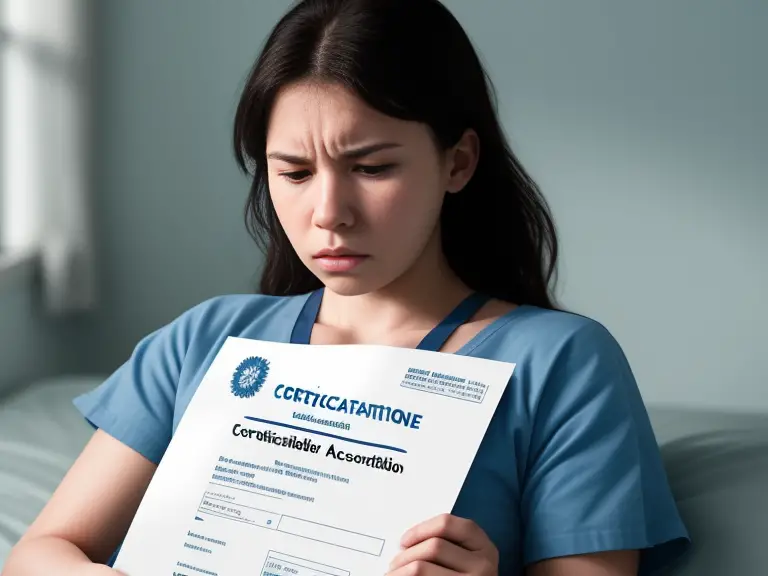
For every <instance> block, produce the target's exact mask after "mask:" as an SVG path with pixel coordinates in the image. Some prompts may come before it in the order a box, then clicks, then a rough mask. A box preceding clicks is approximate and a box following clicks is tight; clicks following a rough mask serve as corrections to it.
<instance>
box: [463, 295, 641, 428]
mask: <svg viewBox="0 0 768 576" xmlns="http://www.w3.org/2000/svg"><path fill="white" fill-rule="evenodd" d="M475 354H476V355H480V356H485V357H487V358H492V359H495V360H501V361H504V362H512V363H515V371H514V374H513V378H512V384H513V386H511V388H512V390H513V393H514V394H515V395H516V396H517V401H518V402H521V403H523V404H524V405H526V406H527V407H528V409H529V410H530V412H529V414H530V416H531V417H533V416H534V414H539V415H540V414H541V409H542V408H545V409H546V408H551V407H553V405H561V406H565V405H570V406H571V407H572V408H575V407H576V405H582V406H586V405H590V406H594V405H595V404H594V402H592V400H594V399H595V397H599V398H600V399H601V400H606V401H607V400H608V399H610V402H607V404H612V405H614V406H615V405H616V404H617V403H619V404H624V403H629V404H630V405H635V406H639V404H641V403H642V400H641V398H640V395H639V391H638V388H637V383H636V381H635V377H634V374H633V371H632V369H631V367H630V364H629V361H628V359H627V356H626V354H625V352H624V350H623V348H622V346H621V345H620V344H619V342H618V340H617V339H616V338H615V337H614V335H613V334H612V332H611V331H610V330H609V329H608V328H607V327H606V326H605V325H603V324H602V323H601V322H599V321H597V320H595V319H593V318H590V317H588V316H584V315H580V314H576V313H572V312H566V311H562V310H547V309H542V308H537V307H532V306H521V307H519V308H517V309H515V310H514V311H512V312H510V313H509V314H507V315H506V316H505V317H503V318H502V319H501V320H500V321H499V322H497V323H496V327H495V329H494V330H493V331H492V333H491V334H489V335H488V337H487V338H486V341H485V342H482V343H481V344H480V345H479V346H478V348H477V351H476V353H475Z"/></svg>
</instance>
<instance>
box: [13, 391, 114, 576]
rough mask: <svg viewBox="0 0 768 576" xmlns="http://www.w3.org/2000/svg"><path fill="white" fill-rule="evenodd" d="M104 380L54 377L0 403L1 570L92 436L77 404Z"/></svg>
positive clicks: (90, 429)
mask: <svg viewBox="0 0 768 576" xmlns="http://www.w3.org/2000/svg"><path fill="white" fill-rule="evenodd" d="M101 381H102V378H100V377H95V376H71V377H62V378H55V379H50V380H45V381H41V382H37V383H35V384H33V385H30V386H28V387H26V388H24V389H23V390H20V391H17V392H15V393H12V394H10V395H7V396H4V397H3V398H2V399H1V400H0V571H1V570H2V567H3V564H4V563H5V559H6V558H7V556H8V553H9V552H10V549H11V547H12V546H13V545H14V543H15V542H16V541H17V540H18V539H19V537H20V536H21V534H22V533H23V532H24V531H25V530H26V529H27V527H28V526H29V524H30V523H31V522H32V520H34V518H35V516H37V514H38V512H39V511H40V510H41V509H42V508H43V506H44V505H45V503H46V502H47V500H48V498H50V495H51V494H52V493H53V491H54V489H55V488H56V486H57V485H58V483H59V482H60V481H61V479H62V478H63V477H64V474H65V473H66V472H67V470H68V469H69V467H70V466H71V465H72V462H73V461H74V459H75V458H76V457H77V455H78V454H79V453H80V451H81V450H82V449H83V447H84V446H85V444H86V443H87V442H88V439H89V438H90V437H91V434H93V429H92V428H91V427H90V426H89V425H88V424H87V423H86V422H85V421H84V420H83V418H82V416H80V414H79V413H78V412H77V410H75V408H74V407H73V406H72V399H73V398H74V397H75V396H77V395H79V394H81V393H83V392H86V391H88V390H91V389H93V388H94V387H96V386H97V385H98V384H99V383H100V382H101Z"/></svg>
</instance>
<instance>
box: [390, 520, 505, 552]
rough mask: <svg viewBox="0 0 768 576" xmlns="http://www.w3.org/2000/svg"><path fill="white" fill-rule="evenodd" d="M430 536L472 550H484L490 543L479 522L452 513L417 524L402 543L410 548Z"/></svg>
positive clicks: (407, 533) (405, 535) (404, 536)
mask: <svg viewBox="0 0 768 576" xmlns="http://www.w3.org/2000/svg"><path fill="white" fill-rule="evenodd" d="M430 538H442V539H443V540H448V541H449V542H453V543H454V544H457V545H458V546H461V547H462V548H466V549H467V550H472V551H479V550H484V549H485V548H487V547H488V545H489V544H490V540H488V537H487V536H486V535H485V532H483V531H482V529H481V528H480V527H479V526H478V525H477V524H475V523H474V522H472V521H471V520H467V519H466V518H459V517H458V516H453V515H451V514H441V515H440V516H435V517H434V518H431V519H429V520H427V521H426V522H422V523H421V524H417V525H416V526H414V527H413V528H411V529H410V530H408V531H407V532H406V533H405V534H404V535H403V538H402V540H401V541H400V544H401V545H402V546H403V548H410V547H411V546H414V545H416V544H418V543H419V542H423V541H425V540H429V539H430Z"/></svg>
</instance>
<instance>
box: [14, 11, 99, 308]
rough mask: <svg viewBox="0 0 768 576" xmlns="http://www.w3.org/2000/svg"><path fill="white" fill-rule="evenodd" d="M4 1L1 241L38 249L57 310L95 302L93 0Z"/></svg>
mask: <svg viewBox="0 0 768 576" xmlns="http://www.w3.org/2000/svg"><path fill="white" fill-rule="evenodd" d="M0 2H2V21H1V22H2V38H1V39H0V42H1V44H0V46H2V97H1V98H2V121H1V122H0V128H1V129H2V169H1V171H2V177H3V182H2V194H3V197H2V199H3V205H2V210H0V215H1V216H2V223H0V233H2V245H1V246H2V249H5V250H10V251H14V250H23V251H34V252H35V253H36V254H38V255H39V257H40V263H41V271H42V275H41V277H42V286H43V292H42V294H43V297H44V305H45V308H46V309H47V310H48V311H49V312H50V313H52V314H64V313H71V312H77V311H85V310H89V309H91V308H92V307H93V306H94V304H95V299H96V290H95V269H94V250H93V225H92V216H93V214H92V210H91V198H90V190H89V178H88V176H89V171H90V166H89V159H90V158H89V125H88V120H89V118H88V116H89V113H90V98H89V96H90V89H89V88H90V84H91V82H90V77H89V70H90V62H89V60H90V58H89V56H90V53H89V44H90V42H89V40H90V38H89V32H90V27H89V17H90V12H89V6H88V0H0Z"/></svg>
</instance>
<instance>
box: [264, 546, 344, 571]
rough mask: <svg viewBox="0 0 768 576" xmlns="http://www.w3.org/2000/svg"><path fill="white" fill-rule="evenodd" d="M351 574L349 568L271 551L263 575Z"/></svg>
mask: <svg viewBox="0 0 768 576" xmlns="http://www.w3.org/2000/svg"><path fill="white" fill-rule="evenodd" d="M283 575H285V576H349V571H348V570H343V569H341V568H335V567H334V566H328V565H326V564H320V563H318V562H313V561H312V560H307V559H306V558H297V557H296V556H289V555H288V554H283V553H281V552H274V551H271V552H270V553H269V555H268V556H267V560H266V562H264V569H263V570H262V571H261V576H283Z"/></svg>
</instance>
